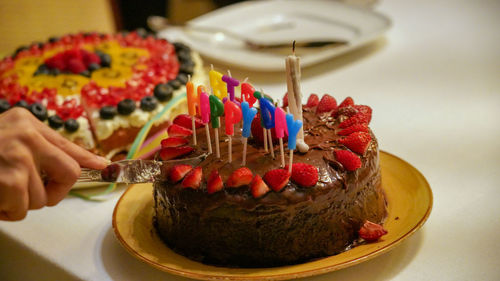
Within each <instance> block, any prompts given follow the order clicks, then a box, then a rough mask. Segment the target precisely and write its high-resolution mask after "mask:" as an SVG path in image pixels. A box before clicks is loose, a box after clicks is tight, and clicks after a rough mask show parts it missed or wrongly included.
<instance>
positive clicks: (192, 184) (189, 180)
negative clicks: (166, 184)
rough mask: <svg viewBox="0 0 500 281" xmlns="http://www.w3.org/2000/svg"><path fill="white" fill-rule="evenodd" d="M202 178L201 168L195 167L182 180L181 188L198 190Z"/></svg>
mask: <svg viewBox="0 0 500 281" xmlns="http://www.w3.org/2000/svg"><path fill="white" fill-rule="evenodd" d="M202 177H203V170H202V169H201V167H196V168H194V169H193V170H191V172H189V173H188V174H187V175H186V177H185V178H184V180H183V181H182V186H183V187H184V188H192V189H198V188H199V187H200V185H201V178H202Z"/></svg>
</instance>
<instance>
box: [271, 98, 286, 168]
mask: <svg viewBox="0 0 500 281" xmlns="http://www.w3.org/2000/svg"><path fill="white" fill-rule="evenodd" d="M274 130H275V131H276V137H277V138H278V139H279V142H280V153H281V167H285V153H284V151H283V137H284V136H285V132H286V134H287V135H288V128H287V124H286V117H285V112H284V111H283V109H281V107H276V110H275V111H274Z"/></svg>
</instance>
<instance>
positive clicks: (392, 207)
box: [113, 152, 432, 280]
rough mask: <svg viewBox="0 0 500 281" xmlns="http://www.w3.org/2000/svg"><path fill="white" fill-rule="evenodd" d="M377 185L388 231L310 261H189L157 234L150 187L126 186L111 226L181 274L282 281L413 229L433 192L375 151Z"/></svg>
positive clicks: (372, 252) (360, 257) (137, 249)
mask: <svg viewBox="0 0 500 281" xmlns="http://www.w3.org/2000/svg"><path fill="white" fill-rule="evenodd" d="M380 166H381V168H382V187H383V189H384V191H385V193H386V197H387V201H388V217H387V220H386V222H385V223H384V227H385V228H386V229H387V230H388V232H389V233H388V234H387V235H385V236H384V237H383V238H382V239H381V240H379V241H378V242H375V243H369V244H365V245H360V246H357V247H355V248H353V249H351V250H349V251H346V252H344V253H341V254H338V255H335V256H331V257H327V258H322V259H318V260H315V261H311V262H307V263H302V264H297V265H291V266H283V267H274V268H225V267H216V266H210V265H205V264H202V263H199V262H195V261H192V260H190V259H188V258H186V257H184V256H181V255H179V254H177V253H175V252H174V251H172V250H171V249H169V248H168V247H167V246H166V245H165V244H164V243H163V242H162V241H161V239H160V237H159V236H158V235H157V234H156V231H155V230H154V228H153V226H152V220H153V195H152V194H153V187H152V185H151V184H138V185H133V186H131V187H130V188H129V189H128V190H127V191H126V192H125V193H124V194H123V195H122V197H121V198H120V200H119V201H118V203H117V204H116V207H115V210H114V212H113V229H114V232H115V235H116V237H117V238H118V240H119V241H120V242H121V244H122V245H123V246H124V247H125V248H126V249H127V250H128V251H129V252H130V253H131V254H132V255H133V256H134V257H136V258H138V259H140V260H142V261H144V262H146V263H147V264H149V265H151V266H153V267H155V268H157V269H160V270H163V271H166V272H169V273H172V274H176V275H180V276H184V277H190V278H194V279H201V280H282V279H290V278H298V277H307V276H312V275H317V274H322V273H327V272H331V271H335V270H338V269H342V268H345V267H349V266H352V265H355V264H358V263H361V262H364V261H367V260H369V259H371V258H374V257H376V256H378V255H380V254H383V253H385V252H388V251H389V250H391V249H392V248H394V247H396V246H397V245H399V244H400V243H401V242H402V241H403V240H405V239H406V238H408V237H409V236H410V235H412V234H413V233H414V232H415V231H417V230H418V229H419V228H420V227H421V226H422V225H423V224H424V223H425V221H426V220H427V218H428V217H429V215H430V213H431V209H432V191H431V188H430V186H429V184H428V183H427V181H426V179H425V178H424V176H423V175H422V174H421V173H420V172H419V171H418V170H417V169H415V168H414V167H413V166H411V165H410V164H409V163H407V162H405V161H404V160H402V159H400V158H398V157H397V156H394V155H392V154H389V153H387V152H380Z"/></svg>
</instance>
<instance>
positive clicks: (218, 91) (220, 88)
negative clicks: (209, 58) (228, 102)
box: [208, 69, 227, 100]
mask: <svg viewBox="0 0 500 281" xmlns="http://www.w3.org/2000/svg"><path fill="white" fill-rule="evenodd" d="M208 76H209V78H210V87H211V88H212V92H213V94H214V95H215V96H217V97H218V98H219V99H220V100H222V99H223V98H225V97H227V88H226V83H224V81H222V73H220V72H217V71H215V70H213V69H212V70H210V71H209V72H208Z"/></svg>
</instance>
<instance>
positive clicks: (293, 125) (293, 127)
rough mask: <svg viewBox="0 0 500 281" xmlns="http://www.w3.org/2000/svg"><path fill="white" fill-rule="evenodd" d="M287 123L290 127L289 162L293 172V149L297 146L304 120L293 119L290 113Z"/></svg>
mask: <svg viewBox="0 0 500 281" xmlns="http://www.w3.org/2000/svg"><path fill="white" fill-rule="evenodd" d="M286 125H287V127H288V149H289V150H290V160H289V161H290V162H289V163H288V172H289V173H291V172H292V164H293V150H294V149H295V146H296V141H297V133H298V132H299V131H300V128H302V120H293V115H292V114H290V113H288V114H287V115H286Z"/></svg>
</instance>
